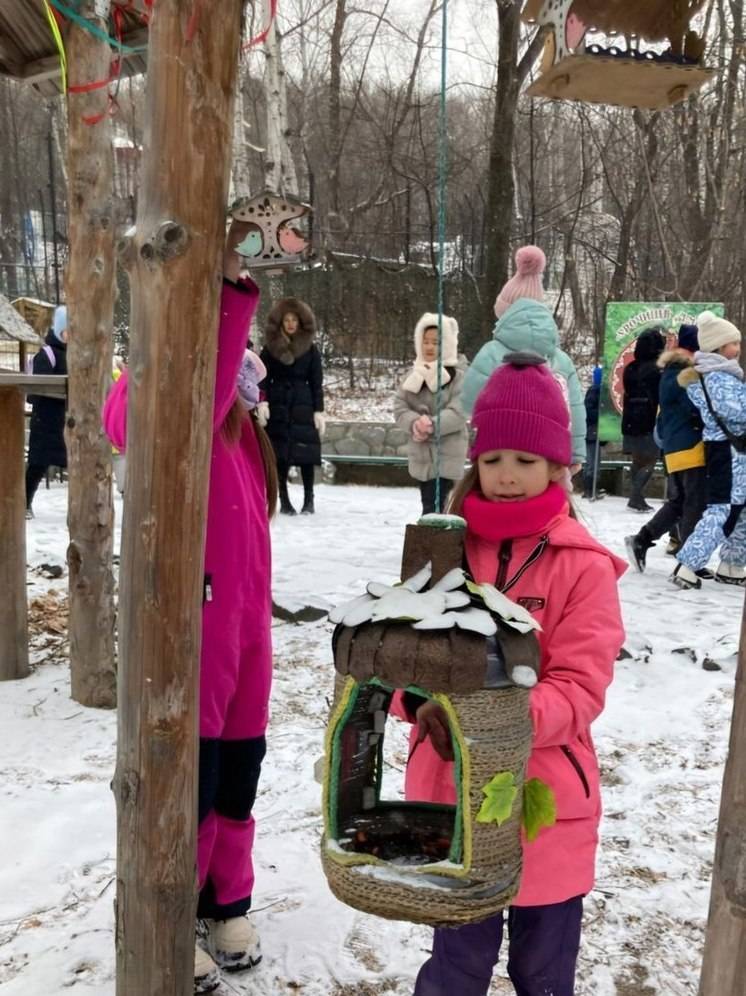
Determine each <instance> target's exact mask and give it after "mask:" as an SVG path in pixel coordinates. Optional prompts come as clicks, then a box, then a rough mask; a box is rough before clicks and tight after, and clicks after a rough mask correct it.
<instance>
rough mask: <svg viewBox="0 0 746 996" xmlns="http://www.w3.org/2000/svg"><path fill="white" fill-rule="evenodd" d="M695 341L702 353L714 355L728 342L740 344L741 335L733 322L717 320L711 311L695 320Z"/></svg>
mask: <svg viewBox="0 0 746 996" xmlns="http://www.w3.org/2000/svg"><path fill="white" fill-rule="evenodd" d="M697 328H698V329H699V332H698V333H697V341H698V342H699V348H700V349H701V350H702V352H703V353H716V352H717V351H718V349H720V347H721V346H727V345H728V343H729V342H740V341H741V333H740V332H739V331H738V329H737V328H736V326H735V325H734V324H733V322H729V321H727V320H726V319H725V318H718V316H717V315H716V314H714V313H713V312H712V311H703V312H702V314H701V315H700V316H699V317H698V318H697Z"/></svg>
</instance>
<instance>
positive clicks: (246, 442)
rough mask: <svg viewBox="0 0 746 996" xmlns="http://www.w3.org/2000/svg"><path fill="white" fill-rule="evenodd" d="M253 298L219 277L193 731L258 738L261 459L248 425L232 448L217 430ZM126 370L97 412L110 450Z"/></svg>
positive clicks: (262, 669) (264, 563)
mask: <svg viewBox="0 0 746 996" xmlns="http://www.w3.org/2000/svg"><path fill="white" fill-rule="evenodd" d="M258 301H259V291H258V288H257V286H256V284H255V283H254V282H253V281H252V280H242V281H239V282H238V283H237V284H232V283H230V282H229V281H225V282H224V284H223V292H222V297H221V302H220V325H219V329H218V357H217V368H216V373H215V403H214V410H213V439H212V453H211V458H210V486H209V496H208V506H207V532H206V540H205V576H206V580H207V581H209V585H210V589H211V595H212V599H211V601H209V602H206V604H205V608H204V612H203V633H202V666H201V690H200V736H202V737H221V736H226V737H233V738H242V737H252V736H260V735H261V734H262V733H263V728H264V726H266V719H267V702H266V700H267V698H268V694H269V684H268V681H269V679H268V674H269V671H270V669H271V648H270V634H269V631H270V625H271V595H270V576H271V563H270V539H269V523H268V520H267V495H266V484H265V473H264V465H263V462H262V458H261V451H260V449H259V443H258V441H257V438H256V433H255V432H254V429H253V427H252V426H251V425H250V424H249V423H248V422H246V423H245V424H244V427H243V431H242V435H241V439H240V441H239V443H238V444H237V445H231V444H230V443H228V442H227V441H226V439H225V438H224V436H223V433H222V431H221V428H222V425H223V422H224V421H225V418H226V415H227V414H228V412H229V411H230V408H231V406H232V404H233V402H234V400H235V398H236V394H237V380H238V372H239V368H240V366H241V361H242V359H243V356H244V350H245V349H246V341H247V339H248V333H249V325H250V322H251V319H252V316H253V315H254V312H255V311H256V308H257V304H258ZM127 393H128V377H127V373H126V372H125V373H124V374H123V375H122V377H121V378H120V379H119V381H118V382H117V383H116V384H115V385H114V388H113V389H112V391H111V393H110V394H109V396H108V398H107V400H106V404H105V406H104V411H103V421H104V428H105V430H106V433H107V435H108V436H109V438H110V439H111V441H112V443H113V444H114V446H116V447H117V449H120V450H124V449H125V446H126V442H127ZM247 662H248V666H250V667H251V670H252V672H253V673H254V674H255V679H252V680H253V681H254V683H255V684H256V688H255V692H256V694H255V695H251V694H250V692H251V690H250V689H247V690H246V691H247V694H248V695H249V700H250V701H251V703H252V707H251V708H250V709H248V708H245V707H242V708H241V710H240V714H239V712H238V711H237V710H236V709H234V710H233V714H231V703H232V702H233V701H234V700H235V694H236V689H237V687H239V685H238V678H239V672H241V671H242V670H243V669H244V668H245V666H247Z"/></svg>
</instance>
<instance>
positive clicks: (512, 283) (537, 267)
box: [495, 246, 547, 318]
mask: <svg viewBox="0 0 746 996" xmlns="http://www.w3.org/2000/svg"><path fill="white" fill-rule="evenodd" d="M546 265H547V258H546V256H545V255H544V253H543V252H542V251H541V249H539V247H538V246H523V247H522V248H521V249H519V250H518V252H517V253H516V254H515V273H514V274H513V276H512V277H511V278H510V280H509V281H508V282H507V284H505V286H504V287H503V289H502V290H501V291H500V293H499V294H498V295H497V300H496V301H495V314H496V315H497V317H498V318H501V317H502V315H504V314H505V312H506V311H507V310H508V308H509V307H510V306H511V304H514V303H515V302H516V301H518V300H519V299H520V298H522V297H528V298H531V300H533V301H543V300H544V288H543V287H542V285H541V278H542V276H543V274H544V267H545V266H546Z"/></svg>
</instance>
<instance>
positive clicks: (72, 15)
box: [49, 0, 148, 55]
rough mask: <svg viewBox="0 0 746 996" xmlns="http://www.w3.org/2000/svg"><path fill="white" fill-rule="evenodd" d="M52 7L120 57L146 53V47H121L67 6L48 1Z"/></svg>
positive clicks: (113, 39)
mask: <svg viewBox="0 0 746 996" xmlns="http://www.w3.org/2000/svg"><path fill="white" fill-rule="evenodd" d="M49 2H50V3H51V4H52V6H53V7H56V8H57V10H58V11H59V12H60V14H62V15H64V16H65V17H66V18H67V19H68V20H70V21H73V22H74V23H75V24H78V25H80V27H81V28H83V30H84V31H87V32H88V33H89V34H92V35H93V36H94V37H95V38H99V39H100V40H101V41H105V42H108V43H109V45H111V46H112V47H113V48H116V49H117V50H118V51H119V52H121V53H122V55H135V54H136V53H137V52H145V51H147V48H148V46H147V45H137V46H135V47H134V48H133V47H132V46H131V45H122V44H121V43H120V42H118V41H117V39H116V38H113V37H112V36H111V35H110V34H108V33H107V32H106V31H104V30H103V29H102V28H99V27H98V26H97V25H95V24H94V23H93V22H92V21H89V20H88V18H87V17H83V16H82V15H81V14H79V13H78V12H77V11H76V10H73V9H72V8H71V7H68V6H67V4H64V3H61V2H60V0H49Z"/></svg>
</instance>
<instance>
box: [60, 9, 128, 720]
mask: <svg viewBox="0 0 746 996" xmlns="http://www.w3.org/2000/svg"><path fill="white" fill-rule="evenodd" d="M103 7H104V16H102V4H101V3H100V0H84V2H83V3H82V4H81V5H80V7H79V8H78V9H79V12H80V14H81V16H82V17H85V18H88V19H89V20H90V21H92V22H93V23H96V24H98V26H99V27H101V28H105V27H106V23H107V22H106V17H105V13H106V8H107V7H108V4H104V5H103ZM65 47H66V49H67V68H68V73H69V76H70V80H71V81H77V80H80V81H85V80H100V79H106V77H107V74H108V73H109V66H110V64H111V52H110V49H109V46H108V45H107V43H106V42H105V41H102V40H101V39H99V38H97V37H95V36H94V35H92V34H90V32H88V31H85V30H84V29H83V28H82V27H80V26H79V25H78V24H76V23H73V24H71V25H70V26H69V29H68V31H67V35H66V42H65ZM108 100H109V98H108V92H107V88H106V87H103V88H99V89H96V90H91V91H90V92H89V93H70V94H68V98H67V152H68V154H67V174H68V197H67V203H68V239H69V246H70V255H69V259H68V265H67V274H66V278H65V296H66V300H67V314H68V343H67V369H68V403H67V420H66V428H65V441H66V443H67V466H68V479H69V484H68V502H67V525H68V530H69V532H70V543H69V545H68V548H67V564H68V568H69V585H70V587H69V591H70V622H69V635H70V677H71V688H72V697H73V698H74V699H75V701H76V702H80V703H81V704H82V705H86V706H100V707H104V708H111V707H113V706H114V705H116V668H115V661H114V575H113V572H112V552H113V537H114V503H113V499H112V483H111V478H112V469H111V446H110V445H109V442H108V440H107V438H106V436H105V435H104V431H103V427H102V425H101V409H102V407H103V403H104V399H105V397H106V392H107V389H108V388H109V387H110V386H111V363H112V353H113V345H112V343H113V334H112V327H113V321H114V295H115V284H114V269H115V258H114V234H115V232H114V229H115V219H114V199H113V183H114V158H113V157H114V153H113V150H112V143H111V118H110V116H109V106H108Z"/></svg>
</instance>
